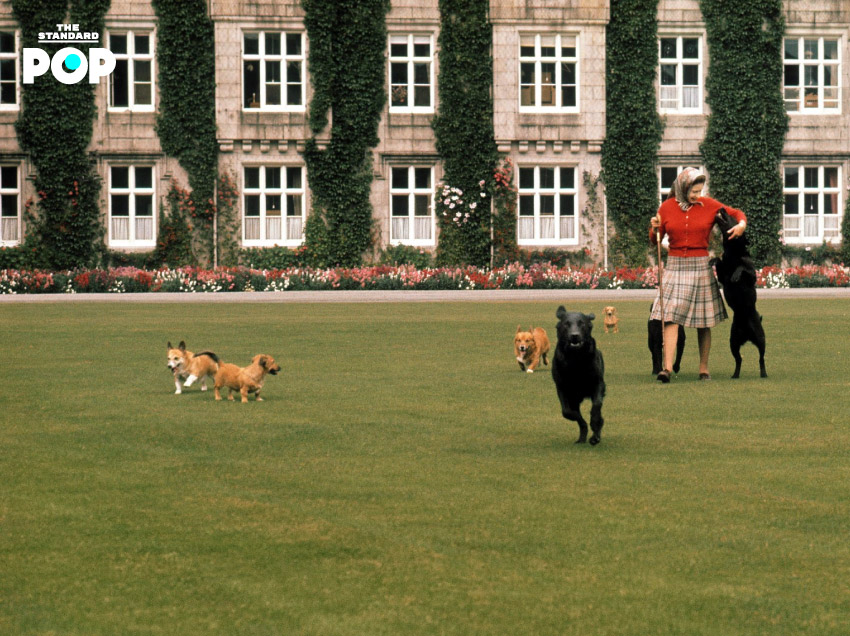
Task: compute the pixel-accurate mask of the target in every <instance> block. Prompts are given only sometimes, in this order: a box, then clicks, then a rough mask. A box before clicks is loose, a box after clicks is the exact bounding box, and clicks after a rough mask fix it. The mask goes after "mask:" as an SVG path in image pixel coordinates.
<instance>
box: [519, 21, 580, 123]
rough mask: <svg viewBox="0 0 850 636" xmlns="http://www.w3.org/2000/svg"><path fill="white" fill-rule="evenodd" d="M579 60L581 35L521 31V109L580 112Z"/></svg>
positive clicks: (528, 110)
mask: <svg viewBox="0 0 850 636" xmlns="http://www.w3.org/2000/svg"><path fill="white" fill-rule="evenodd" d="M578 61H579V37H578V35H566V34H526V35H520V41H519V109H520V112H541V111H542V112H546V111H559V112H578V110H579V63H578Z"/></svg>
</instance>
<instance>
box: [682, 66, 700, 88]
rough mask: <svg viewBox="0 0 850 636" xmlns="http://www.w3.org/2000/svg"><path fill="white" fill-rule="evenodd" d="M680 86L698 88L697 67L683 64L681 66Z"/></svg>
mask: <svg viewBox="0 0 850 636" xmlns="http://www.w3.org/2000/svg"><path fill="white" fill-rule="evenodd" d="M682 85H683V86H698V85H699V67H698V66H695V65H693V64H685V65H683V66H682Z"/></svg>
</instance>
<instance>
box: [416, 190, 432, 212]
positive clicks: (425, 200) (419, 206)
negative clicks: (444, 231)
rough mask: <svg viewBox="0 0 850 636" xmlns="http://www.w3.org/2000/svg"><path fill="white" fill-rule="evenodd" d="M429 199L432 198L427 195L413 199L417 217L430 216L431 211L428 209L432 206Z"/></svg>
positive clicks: (419, 195)
mask: <svg viewBox="0 0 850 636" xmlns="http://www.w3.org/2000/svg"><path fill="white" fill-rule="evenodd" d="M429 199H430V197H429V196H428V195H425V194H417V195H416V196H415V197H413V205H414V208H413V214H415V215H416V216H428V215H429V214H430V210H429V209H428V206H429V205H430V201H429Z"/></svg>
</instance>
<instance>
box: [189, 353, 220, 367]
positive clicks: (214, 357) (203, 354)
mask: <svg viewBox="0 0 850 636" xmlns="http://www.w3.org/2000/svg"><path fill="white" fill-rule="evenodd" d="M198 356H209V357H210V358H212V359H213V362H215V363H216V364H221V360H219V359H218V356H217V355H215V354H214V353H213V352H212V351H201V352H200V353H196V354H195V357H196V358H197V357H198Z"/></svg>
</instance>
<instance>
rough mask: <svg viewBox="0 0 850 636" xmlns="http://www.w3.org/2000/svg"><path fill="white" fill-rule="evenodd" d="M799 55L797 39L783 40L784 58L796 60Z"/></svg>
mask: <svg viewBox="0 0 850 636" xmlns="http://www.w3.org/2000/svg"><path fill="white" fill-rule="evenodd" d="M799 57H800V43H799V42H798V41H797V40H787V39H786V40H785V59H786V60H797V59H799Z"/></svg>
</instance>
